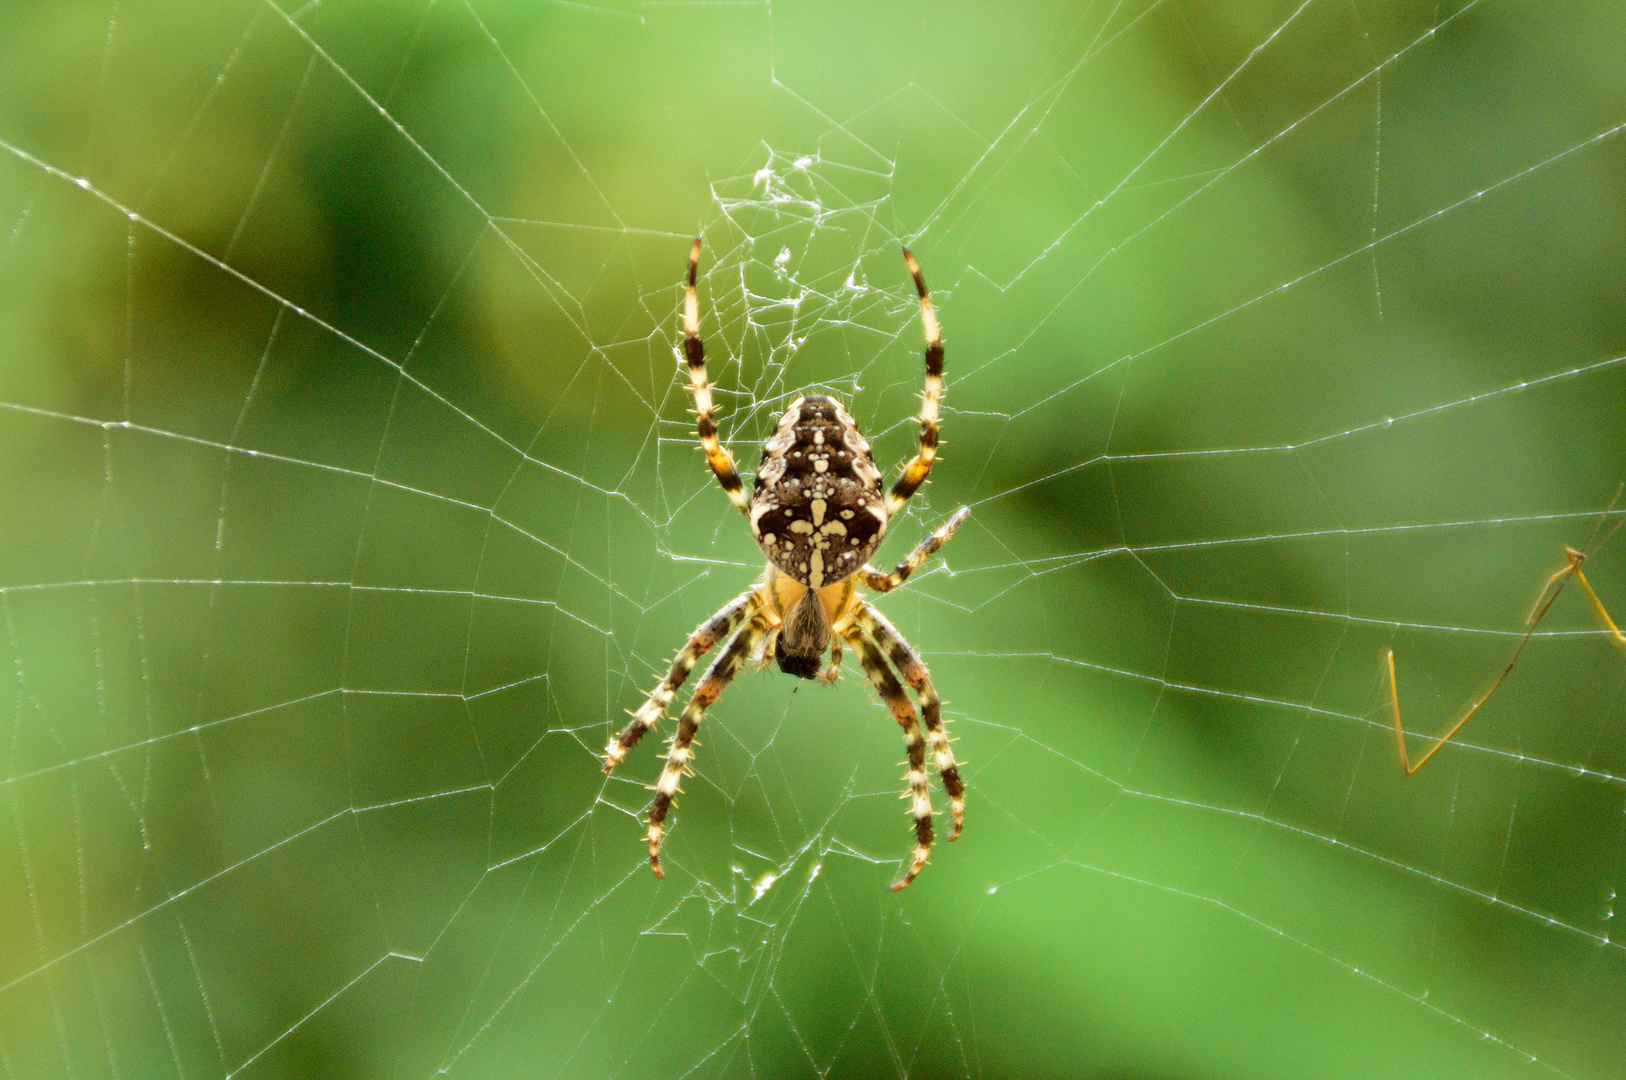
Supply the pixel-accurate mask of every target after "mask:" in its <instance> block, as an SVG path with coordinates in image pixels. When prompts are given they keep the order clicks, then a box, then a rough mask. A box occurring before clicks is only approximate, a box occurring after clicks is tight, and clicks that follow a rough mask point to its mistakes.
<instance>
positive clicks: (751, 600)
mask: <svg viewBox="0 0 1626 1080" xmlns="http://www.w3.org/2000/svg"><path fill="white" fill-rule="evenodd" d="M761 603H762V601H761V597H760V596H759V595H758V594H757V591H756V590H755V589H752V590H751V591H749V592H745V593H741V594H740V595H739V596H736V597H735V598H734V599H732V600H730V601H729V602H728V603H726V604H724V605H723V607H722V609H721V610H720V611H718V612H717V614H715V615H713V616H712V617H711V618H709V619H707V620H706V621H705V622H703V623H701V624H700V625H699V626H698V627H696V628H695V631H694V633H692V634H690V635H689V640H688V642H687V643H686V644H685V645H684V646H683V648H682V649H680V650H679V651H678V654H677V656H675V657H673V658H672V667H671V669H670V670H669V671H667V673H666V678H664V679H662V680H661V682H660V685H659V686H657V687H655V689H654V690H653V691H651V692H650V695H649V697H648V698H646V699H645V700H644V703H643V704H642V705H640V706H638V711H637V712H635V713H633V714H632V720H631V722H630V723H628V724H627V726H626V727H624V728H622V729H621V734H620V735H619V736H618V737H617V738H616V739H615V740H614V741H613V742H611V743H610V745H609V746H606V747H605V748H604V771H605V772H606V773H609V772H610V770H612V769H614V768H615V767H616V766H617V765H619V764H621V759H622V758H624V757H626V756H627V752H628V751H629V750H631V749H632V748H633V747H634V746H636V745H637V744H638V740H639V739H641V738H643V737H644V732H646V731H648V730H649V729H650V728H652V727H654V726H655V725H656V724H658V723H660V722H661V717H663V716H665V715H666V708H667V706H668V705H670V704H672V697H673V695H675V694H676V693H677V692H678V690H679V689H680V688H682V686H683V684H684V682H686V681H687V680H688V678H689V672H691V671H693V670H694V666H695V665H696V664H698V663H699V662H700V658H701V657H702V656H705V655H706V654H707V653H708V652H710V651H711V649H712V646H713V645H716V644H717V643H718V642H719V641H721V640H722V639H723V638H725V637H727V636H728V635H729V634H732V633H733V632H734V630H735V629H736V628H737V627H738V626H739V625H740V624H741V623H742V622H744V621H745V620H746V619H749V618H750V617H751V616H752V615H755V614H756V613H757V610H758V608H760V607H761Z"/></svg>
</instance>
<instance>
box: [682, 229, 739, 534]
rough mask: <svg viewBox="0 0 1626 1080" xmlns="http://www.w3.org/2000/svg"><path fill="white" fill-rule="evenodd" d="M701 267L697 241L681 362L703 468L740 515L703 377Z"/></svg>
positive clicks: (730, 461) (686, 293)
mask: <svg viewBox="0 0 1626 1080" xmlns="http://www.w3.org/2000/svg"><path fill="white" fill-rule="evenodd" d="M699 265H700V237H698V236H697V237H695V238H694V246H693V247H692V248H690V249H689V279H688V282H687V284H685V285H684V287H683V358H684V360H685V361H687V363H688V365H689V389H690V390H691V391H693V392H694V411H695V428H696V434H698V435H699V437H700V448H701V449H702V450H704V451H705V452H706V464H708V465H710V466H711V471H712V472H713V473H714V474H715V475H716V477H717V482H718V483H719V484H721V485H723V490H724V491H726V492H728V497H729V499H730V500H732V501H733V503H734V505H735V506H736V507H738V508H739V511H740V513H742V514H749V513H750V512H751V500H750V498H749V497H748V496H747V495H746V494H745V487H744V485H743V484H741V482H740V472H739V470H738V469H737V468H735V467H734V456H733V455H732V454H730V453H729V452H728V449H727V447H725V446H723V444H722V443H720V442H718V441H717V421H716V418H715V415H714V414H715V412H716V407H715V406H714V405H713V404H712V400H711V380H710V379H709V378H707V376H706V347H705V344H704V343H703V342H702V341H701V340H700V298H699V297H698V296H697V295H696V293H695V272H696V269H697V268H698V266H699Z"/></svg>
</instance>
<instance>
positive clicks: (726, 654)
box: [649, 615, 768, 877]
mask: <svg viewBox="0 0 1626 1080" xmlns="http://www.w3.org/2000/svg"><path fill="white" fill-rule="evenodd" d="M767 629H768V625H767V621H766V620H764V619H763V618H762V617H761V616H760V615H758V616H757V617H756V618H754V619H752V620H751V621H750V622H748V623H746V624H745V625H744V626H743V627H741V628H740V629H739V630H738V631H737V632H736V633H735V634H734V636H733V637H732V638H730V639H729V642H728V644H727V645H725V646H723V651H722V652H721V653H719V654H718V655H717V659H715V660H713V661H712V662H711V666H710V667H709V668H707V669H706V673H705V674H704V675H702V676H701V677H700V685H699V686H696V687H695V688H694V695H693V696H692V697H690V698H689V704H688V705H687V706H685V707H684V709H683V715H682V716H680V717H679V718H678V727H677V733H676V734H675V735H673V736H672V745H671V747H670V748H669V749H668V750H667V751H666V767H665V768H664V769H662V770H661V778H660V779H659V780H657V781H656V782H655V798H654V799H652V800H651V801H650V803H649V865H650V867H651V868H652V869H653V870H654V871H655V876H656V877H665V876H666V874H665V873H663V872H662V871H661V836H662V835H663V830H662V828H661V824H662V822H664V821H665V820H666V812H667V811H668V810H670V809H671V808H672V803H673V800H675V799H676V798H677V795H678V783H679V782H680V781H681V780H682V779H683V774H684V773H685V772H689V771H690V770H689V759H690V758H692V757H693V756H694V749H693V747H692V745H691V744H692V743H693V742H694V735H695V732H696V731H698V730H699V729H700V717H701V716H702V715H704V713H705V711H706V707H707V706H708V705H710V704H711V703H712V702H714V701H716V700H717V699H718V697H720V696H721V695H722V692H723V690H724V688H725V687H727V686H728V684H729V683H730V682H731V681H733V679H734V675H735V674H736V673H737V672H738V671H739V669H740V662H741V661H742V660H744V659H745V657H747V656H748V655H750V652H751V647H752V646H753V645H755V644H756V643H757V639H758V638H759V637H761V636H762V635H763V633H765V632H766V631H767Z"/></svg>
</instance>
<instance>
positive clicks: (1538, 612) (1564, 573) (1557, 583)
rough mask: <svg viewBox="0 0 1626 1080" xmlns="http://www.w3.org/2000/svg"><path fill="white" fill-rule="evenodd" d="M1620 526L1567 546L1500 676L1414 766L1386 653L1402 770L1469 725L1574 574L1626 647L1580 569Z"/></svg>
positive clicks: (1407, 771)
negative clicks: (1582, 545)
mask: <svg viewBox="0 0 1626 1080" xmlns="http://www.w3.org/2000/svg"><path fill="white" fill-rule="evenodd" d="M1621 490H1626V485H1622V488H1621ZM1621 490H1617V491H1616V492H1615V498H1614V499H1612V500H1610V503H1609V506H1608V508H1607V509H1605V510H1604V514H1603V518H1600V519H1599V525H1598V529H1594V530H1593V533H1592V535H1593V538H1594V539H1596V538H1597V535H1598V530H1599V529H1601V528H1602V525H1603V520H1604V519H1605V518H1607V517H1608V515H1609V513H1610V512H1611V511H1612V510H1613V509H1614V508H1615V503H1616V502H1618V501H1619V499H1620V495H1621ZM1619 528H1620V524H1619V523H1618V522H1617V523H1616V525H1615V526H1614V528H1611V529H1610V530H1609V531H1608V533H1607V534H1605V535H1604V537H1603V539H1602V540H1598V541H1597V543H1595V544H1592V545H1590V551H1577V550H1576V549H1574V548H1572V547H1565V548H1564V560H1565V561H1564V565H1563V566H1561V567H1559V568H1558V569H1557V570H1554V571H1553V573H1552V575H1551V576H1550V577H1548V578H1547V581H1546V582H1545V583H1544V584H1543V585H1542V587H1541V593H1540V594H1539V595H1538V596H1537V597H1536V603H1535V606H1534V607H1532V608H1531V609H1530V614H1529V615H1527V616H1526V617H1525V623H1526V625H1527V626H1528V627H1529V629H1527V630H1525V632H1524V636H1523V637H1522V638H1520V639H1519V647H1518V648H1516V649H1514V650H1513V656H1512V658H1511V659H1510V660H1508V662H1507V666H1506V667H1504V668H1503V669H1502V673H1501V674H1500V675H1498V676H1496V681H1495V682H1493V683H1491V685H1490V689H1489V690H1486V691H1485V692H1484V693H1483V694H1481V695H1480V696H1479V698H1478V699H1477V700H1476V701H1475V702H1474V703H1473V704H1472V705H1470V706H1468V711H1467V712H1465V713H1463V714H1462V715H1461V716H1460V717H1458V718H1457V721H1456V723H1454V724H1452V725H1451V726H1450V727H1449V728H1447V729H1446V732H1445V734H1443V735H1441V736H1440V737H1439V738H1438V739H1436V740H1435V741H1434V745H1433V746H1431V747H1429V748H1428V753H1426V754H1424V755H1423V756H1422V757H1420V758H1418V759H1417V764H1415V765H1413V764H1412V763H1411V760H1410V759H1409V758H1408V757H1407V755H1406V731H1405V729H1404V728H1403V727H1402V726H1401V723H1400V691H1399V689H1398V688H1397V686H1396V684H1395V653H1394V650H1393V649H1390V650H1388V652H1387V653H1385V654H1384V658H1383V659H1384V666H1385V676H1386V678H1387V680H1388V683H1389V707H1390V709H1391V711H1392V713H1393V716H1394V725H1395V745H1396V746H1397V747H1398V748H1399V751H1400V771H1401V773H1403V774H1404V775H1406V776H1412V775H1414V774H1415V773H1416V772H1417V770H1419V769H1421V768H1422V767H1423V766H1424V765H1427V764H1428V759H1429V758H1431V757H1433V756H1434V755H1435V754H1437V753H1439V750H1440V747H1442V746H1444V745H1445V744H1446V743H1448V742H1450V741H1451V737H1452V736H1453V735H1455V734H1456V733H1457V732H1458V731H1460V730H1462V725H1463V724H1466V723H1467V722H1468V720H1469V718H1470V717H1472V716H1473V715H1474V713H1476V712H1478V711H1479V710H1480V709H1481V708H1483V707H1484V705H1485V703H1486V702H1487V701H1489V700H1490V699H1491V695H1492V694H1494V693H1496V691H1497V690H1498V689H1499V688H1500V687H1501V685H1502V683H1503V682H1505V681H1506V680H1507V677H1508V675H1509V674H1511V673H1512V671H1513V665H1514V664H1517V663H1518V662H1519V657H1520V656H1522V655H1523V654H1524V647H1525V646H1526V645H1528V644H1530V638H1531V637H1532V636H1533V635H1534V634H1535V632H1536V627H1538V626H1540V625H1541V620H1542V619H1543V618H1544V617H1545V616H1546V614H1547V609H1548V608H1550V607H1552V606H1553V601H1555V600H1557V599H1558V594H1559V593H1561V592H1563V591H1564V586H1565V585H1567V584H1568V583H1569V580H1570V578H1572V577H1573V578H1575V579H1577V580H1578V581H1580V583H1581V587H1582V588H1583V589H1585V590H1586V594H1587V596H1588V598H1590V599H1591V601H1592V606H1593V608H1594V609H1595V610H1596V611H1597V613H1598V617H1599V618H1600V619H1602V620H1603V624H1604V625H1605V626H1607V627H1608V628H1609V634H1610V637H1611V639H1612V640H1613V641H1614V643H1615V644H1616V645H1619V646H1620V647H1621V648H1622V649H1626V634H1623V633H1621V631H1620V628H1619V627H1618V626H1616V625H1615V620H1613V619H1611V618H1610V617H1609V612H1608V610H1607V609H1606V608H1605V607H1604V606H1603V601H1602V600H1600V599H1598V594H1597V593H1596V592H1593V591H1592V584H1591V583H1590V582H1588V581H1587V579H1586V575H1585V574H1584V573H1582V572H1581V564H1582V563H1584V562H1586V561H1587V559H1589V558H1590V557H1591V556H1592V555H1593V554H1596V553H1597V550H1598V548H1600V547H1602V546H1603V545H1604V543H1606V542H1607V541H1608V540H1609V538H1610V537H1611V536H1613V535H1614V534H1615V530H1616V529H1619Z"/></svg>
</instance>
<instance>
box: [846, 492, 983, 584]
mask: <svg viewBox="0 0 1626 1080" xmlns="http://www.w3.org/2000/svg"><path fill="white" fill-rule="evenodd" d="M970 516H971V507H969V506H962V507H960V508H959V509H958V510H956V511H954V516H953V517H951V518H949V519H948V522H947V523H946V524H944V525H943V527H942V528H940V529H938V530H937V531H936V532H934V533H932V534H931V535H930V536H928V537H926V539H924V540H922V541H921V542H920V543H919V544H917V545H916V546H915V550H913V551H911V552H910V553H909V556H908V558H906V559H904V560H903V561H902V562H900V563H899V564H898V565H897V568H896V569H894V570H893V571H892V572H891V573H890V574H883V573H881V572H880V571H879V570H877V569H875V567H873V566H868V565H866V566H865V567H864V568H863V569H862V570H860V571H858V580H860V581H862V582H863V583H864V587H865V588H867V589H872V590H874V591H875V592H878V593H886V592H891V591H892V590H893V589H896V588H897V587H898V586H899V585H902V584H903V583H904V582H905V581H908V580H909V575H910V574H912V573H914V572H915V570H916V569H918V568H919V566H920V564H921V563H923V562H925V561H926V560H927V559H929V558H931V557H932V556H933V555H935V554H937V549H938V548H940V547H942V546H943V545H944V544H946V543H948V542H949V537H951V536H953V535H954V530H955V529H958V528H959V527H960V524H961V522H963V521H965V519H966V518H968V517H970Z"/></svg>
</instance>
